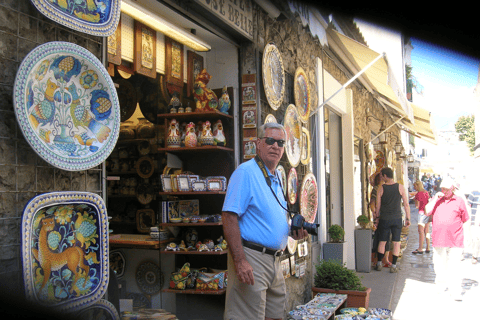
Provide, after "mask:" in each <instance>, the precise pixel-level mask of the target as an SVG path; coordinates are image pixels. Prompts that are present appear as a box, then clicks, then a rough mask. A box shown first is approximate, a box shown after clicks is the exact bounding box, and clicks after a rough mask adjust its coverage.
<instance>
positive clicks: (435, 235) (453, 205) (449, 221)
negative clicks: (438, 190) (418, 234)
mask: <svg viewBox="0 0 480 320" xmlns="http://www.w3.org/2000/svg"><path fill="white" fill-rule="evenodd" d="M432 216H433V221H432V242H433V246H434V247H450V248H463V223H464V222H465V221H467V220H468V219H469V218H470V217H469V216H468V212H467V207H466V206H465V201H463V199H462V198H460V197H459V196H457V195H453V196H452V198H450V199H449V200H445V198H443V197H441V198H439V199H438V200H437V203H436V204H435V206H434V208H433V210H432Z"/></svg>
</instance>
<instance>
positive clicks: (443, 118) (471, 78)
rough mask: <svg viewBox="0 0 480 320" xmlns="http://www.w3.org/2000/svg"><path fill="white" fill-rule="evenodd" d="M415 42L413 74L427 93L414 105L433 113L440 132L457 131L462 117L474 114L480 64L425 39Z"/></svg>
mask: <svg viewBox="0 0 480 320" xmlns="http://www.w3.org/2000/svg"><path fill="white" fill-rule="evenodd" d="M411 42H412V45H413V50H412V56H411V58H412V67H413V69H412V72H413V75H414V76H415V77H416V78H417V81H418V82H419V83H420V84H421V85H422V86H423V89H424V91H423V95H418V94H414V96H413V103H415V104H418V105H419V106H420V107H422V108H424V109H427V110H429V111H431V112H432V116H433V119H434V121H435V126H436V127H437V129H438V130H450V129H451V130H453V129H454V124H455V122H456V121H457V120H458V118H459V117H460V116H462V115H469V114H472V113H473V108H474V106H475V100H474V95H473V90H474V89H475V86H476V84H477V78H478V68H479V63H480V60H479V59H478V58H474V57H469V56H467V55H464V54H462V53H461V52H456V51H454V50H451V49H448V48H443V47H439V46H437V45H434V44H431V43H427V42H425V41H422V40H421V39H415V38H413V39H411Z"/></svg>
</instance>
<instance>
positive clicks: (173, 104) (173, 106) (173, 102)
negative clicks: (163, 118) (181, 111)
mask: <svg viewBox="0 0 480 320" xmlns="http://www.w3.org/2000/svg"><path fill="white" fill-rule="evenodd" d="M181 106H182V103H181V102H180V98H179V94H178V92H177V91H174V92H173V95H172V98H171V99H170V103H169V104H168V110H169V112H170V113H177V110H178V108H180V107H181Z"/></svg>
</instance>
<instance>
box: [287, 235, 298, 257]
mask: <svg viewBox="0 0 480 320" xmlns="http://www.w3.org/2000/svg"><path fill="white" fill-rule="evenodd" d="M287 249H288V252H290V254H295V252H296V251H297V240H295V239H293V238H292V237H290V236H288V242H287Z"/></svg>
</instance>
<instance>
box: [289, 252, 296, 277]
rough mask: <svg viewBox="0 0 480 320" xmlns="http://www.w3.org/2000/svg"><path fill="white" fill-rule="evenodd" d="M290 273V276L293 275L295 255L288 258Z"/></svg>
mask: <svg viewBox="0 0 480 320" xmlns="http://www.w3.org/2000/svg"><path fill="white" fill-rule="evenodd" d="M290 273H291V275H292V276H294V275H295V255H292V256H290Z"/></svg>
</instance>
